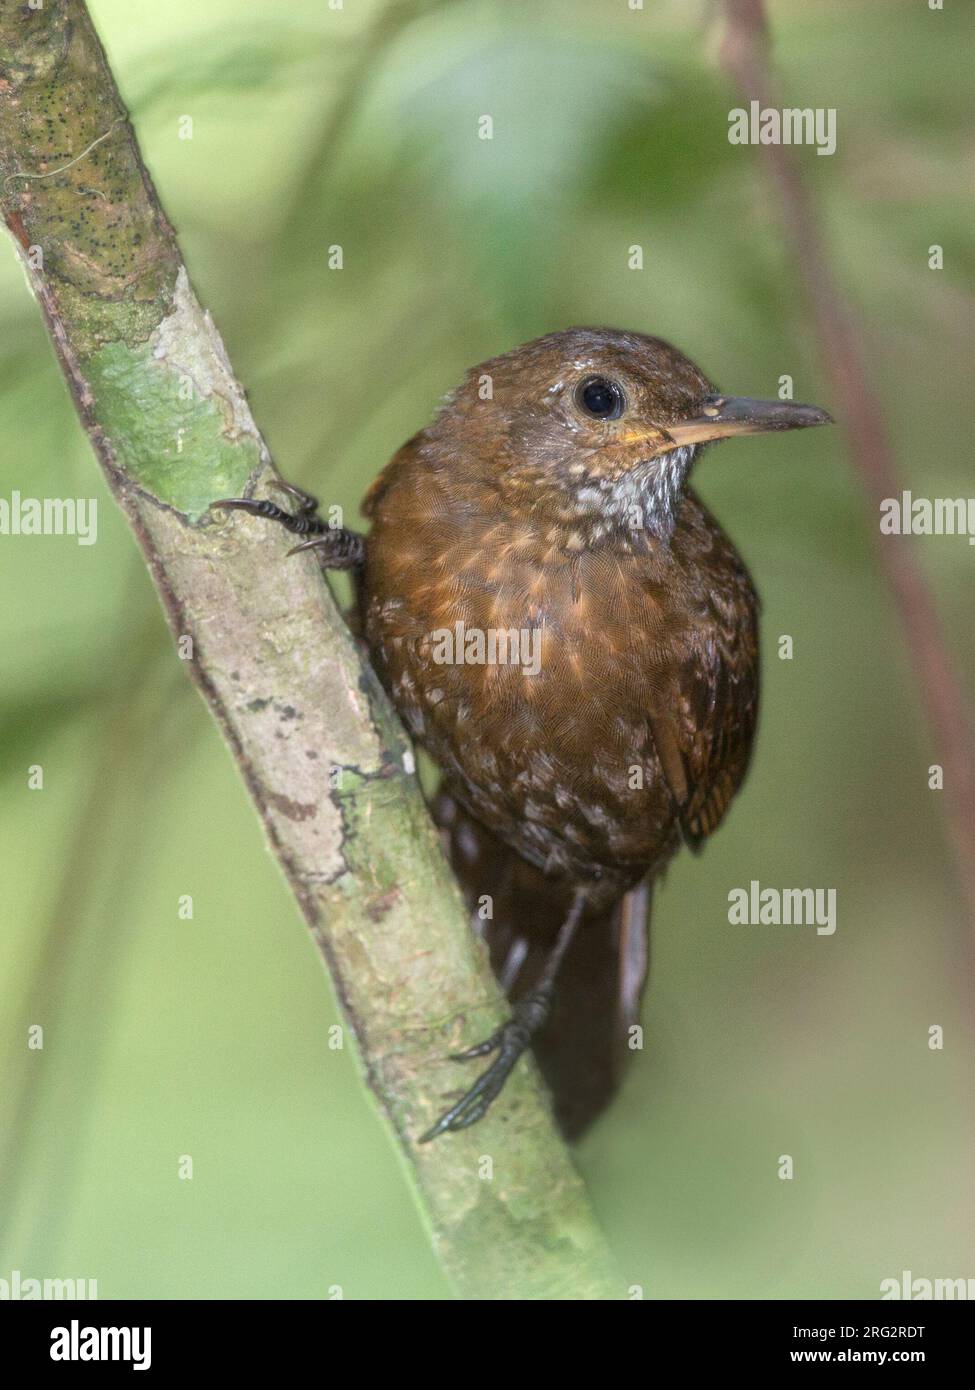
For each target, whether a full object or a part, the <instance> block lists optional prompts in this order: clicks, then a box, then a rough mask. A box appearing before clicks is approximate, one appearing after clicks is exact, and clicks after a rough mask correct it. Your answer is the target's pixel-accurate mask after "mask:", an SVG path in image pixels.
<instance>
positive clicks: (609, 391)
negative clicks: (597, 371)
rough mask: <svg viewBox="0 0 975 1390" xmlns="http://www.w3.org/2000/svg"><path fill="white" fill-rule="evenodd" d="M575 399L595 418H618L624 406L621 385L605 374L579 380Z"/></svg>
mask: <svg viewBox="0 0 975 1390" xmlns="http://www.w3.org/2000/svg"><path fill="white" fill-rule="evenodd" d="M576 400H577V401H578V402H579V404H580V405H581V406H582V408H583V410H584V411H585V412H586V414H587V415H592V416H594V417H595V418H596V419H597V420H618V419H619V418H620V416H621V415H622V414H623V410H624V407H625V406H626V397H625V396H624V395H623V388H622V386H620V385H619V384H618V383H617V382H615V381H610V379H609V378H608V377H605V376H590V377H587V378H586V380H585V381H583V382H580V384H579V387H578V390H577V391H576Z"/></svg>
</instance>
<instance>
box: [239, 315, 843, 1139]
mask: <svg viewBox="0 0 975 1390" xmlns="http://www.w3.org/2000/svg"><path fill="white" fill-rule="evenodd" d="M830 422H831V416H830V415H829V414H828V413H827V412H826V411H824V410H821V409H819V408H818V407H816V406H810V405H801V404H799V403H796V402H793V401H791V400H782V399H774V400H762V399H755V398H751V397H742V396H730V395H726V394H724V393H723V392H721V391H719V390H718V389H717V388H716V387H715V386H714V385H713V384H712V383H711V381H710V380H709V379H708V378H707V377H706V376H705V375H704V374H703V372H702V371H701V370H700V369H699V368H698V367H697V366H696V365H695V364H694V363H693V362H692V361H691V360H690V359H689V358H688V357H686V356H685V355H684V354H683V353H682V352H681V351H679V350H678V349H677V348H676V347H674V346H672V345H671V344H670V343H668V342H666V341H664V340H663V339H661V338H656V337H652V336H649V335H646V334H643V333H638V332H629V331H623V330H619V329H611V328H585V327H580V328H570V329H566V330H562V331H559V332H554V333H549V334H546V335H545V336H544V337H541V338H537V339H535V340H534V341H532V342H529V343H525V344H523V345H521V346H519V347H516V348H514V349H512V350H510V351H507V352H504V353H502V354H501V355H499V356H496V357H493V358H490V359H488V360H487V361H484V362H482V363H480V364H478V365H477V366H474V367H472V368H470V369H469V370H468V371H467V373H466V375H465V376H464V378H463V380H462V382H461V384H460V385H459V386H458V387H457V388H456V389H455V390H453V391H452V392H450V393H449V394H448V395H447V396H446V398H445V400H444V402H443V404H442V407H441V409H440V410H439V411H438V413H437V414H436V416H435V418H434V419H433V421H432V422H431V423H430V424H429V425H428V426H426V428H424V429H421V430H420V431H419V432H418V433H417V434H415V435H414V436H413V437H412V438H411V439H409V440H408V441H407V442H406V443H405V444H404V445H403V446H402V447H401V448H400V449H399V450H398V451H397V452H396V453H395V454H394V455H393V457H392V458H391V460H390V461H389V463H388V464H387V466H386V467H385V469H384V470H383V471H382V472H381V473H380V475H379V476H378V478H377V479H376V480H375V482H374V483H373V484H372V486H371V487H370V488H369V490H368V492H367V493H366V496H365V499H364V502H363V512H364V514H365V516H366V517H367V519H368V520H369V522H370V529H369V531H368V534H367V535H362V534H360V533H358V532H356V531H353V530H351V529H349V528H345V527H341V526H334V525H332V524H331V523H330V522H329V521H326V520H325V519H324V518H323V517H322V516H320V515H319V513H318V510H317V502H316V500H315V498H314V497H312V496H311V495H310V494H308V493H306V492H304V491H303V490H302V489H299V488H296V487H294V486H293V485H291V484H286V483H280V484H279V486H281V487H283V489H284V491H285V492H286V493H287V494H289V496H290V499H291V501H292V503H293V504H294V505H293V506H292V507H291V508H290V509H286V508H285V507H282V506H279V505H278V504H277V503H275V502H273V501H271V500H269V499H267V498H257V497H239V498H225V499H221V500H220V501H219V502H217V503H214V504H213V505H214V506H218V507H224V508H230V509H238V510H242V511H245V512H249V513H251V514H252V515H255V516H258V517H263V518H265V519H267V520H270V521H273V522H276V523H279V524H281V525H283V526H284V527H285V528H286V529H287V530H288V531H290V532H291V533H292V534H294V535H296V536H298V537H302V538H304V539H303V540H302V542H301V543H300V544H299V545H297V546H296V547H295V549H296V550H306V549H314V550H315V551H316V553H317V555H318V557H319V559H320V561H321V563H322V566H323V568H324V569H325V570H330V569H344V570H350V571H353V572H354V576H355V579H356V593H357V601H356V612H355V615H354V616H355V622H356V627H357V630H358V632H359V633H360V634H361V636H362V638H363V640H364V642H365V644H366V648H367V650H368V653H369V657H370V659H371V661H372V664H373V665H374V667H375V670H376V673H377V675H378V677H379V679H380V681H381V682H382V684H383V686H384V687H385V689H386V692H387V693H388V695H389V697H390V699H391V700H392V703H393V705H394V706H395V708H396V710H397V711H398V713H399V715H400V717H401V719H402V720H403V722H404V724H405V726H406V728H407V729H408V731H409V732H410V734H411V735H412V736H413V738H414V739H415V740H416V742H417V743H419V744H420V745H421V746H422V747H424V748H425V749H426V750H427V752H428V753H429V754H430V755H431V756H432V758H433V760H434V762H435V763H436V764H437V765H438V766H439V769H440V773H441V777H442V782H441V786H440V790H439V792H438V794H437V796H436V798H435V802H434V807H433V809H434V814H435V818H436V820H437V822H438V824H439V825H440V826H441V829H442V832H443V834H444V838H445V844H446V847H447V851H448V854H449V857H450V860H451V863H452V864H453V866H454V868H455V870H456V871H457V873H458V877H459V878H460V880H461V884H462V887H463V888H464V890H465V893H466V895H467V899H468V902H469V903H470V904H471V905H472V907H473V905H474V904H478V903H480V904H482V905H483V904H485V903H487V904H488V911H487V913H486V914H485V913H483V911H482V913H481V914H480V916H479V917H478V925H479V927H480V928H481V929H482V934H483V935H484V936H485V938H486V940H487V944H488V947H489V950H490V953H491V960H492V964H493V966H494V968H495V971H496V973H497V975H498V977H499V979H500V981H501V983H502V985H503V986H504V987H505V989H506V991H507V992H508V994H509V997H510V999H511V1000H512V1013H511V1017H510V1018H509V1019H508V1020H507V1021H506V1023H505V1024H504V1025H503V1026H502V1027H501V1028H500V1029H498V1030H497V1031H496V1032H495V1033H494V1034H493V1035H492V1036H491V1037H489V1038H487V1039H484V1040H483V1041H480V1042H477V1043H475V1044H473V1045H472V1046H470V1047H469V1048H467V1049H466V1050H464V1051H463V1052H460V1053H457V1054H455V1058H456V1060H457V1061H459V1062H470V1061H473V1060H475V1059H477V1058H481V1057H489V1056H490V1057H492V1061H491V1062H490V1063H489V1064H488V1066H487V1067H486V1069H485V1070H484V1071H483V1072H482V1073H481V1075H479V1076H478V1077H477V1078H476V1079H475V1080H474V1082H473V1084H472V1085H471V1086H470V1087H469V1089H467V1090H466V1091H465V1092H464V1093H463V1094H462V1095H461V1096H460V1097H459V1099H457V1100H456V1101H455V1102H454V1103H453V1104H451V1105H450V1106H449V1107H448V1108H447V1109H445V1110H444V1112H443V1113H442V1114H441V1115H440V1117H439V1118H438V1119H437V1120H436V1122H435V1123H434V1124H433V1125H432V1126H430V1127H429V1128H428V1129H427V1130H426V1131H425V1132H424V1133H423V1134H422V1135H421V1136H420V1137H419V1142H423V1143H426V1142H430V1141H431V1140H433V1139H435V1138H438V1137H439V1136H440V1135H443V1134H446V1133H449V1132H456V1131H458V1130H461V1129H465V1128H467V1127H468V1126H469V1125H471V1124H474V1123H476V1122H477V1121H478V1120H480V1119H481V1118H482V1117H483V1115H484V1114H485V1113H486V1111H487V1109H488V1108H489V1106H490V1105H491V1104H492V1103H493V1102H494V1101H495V1100H496V1099H497V1097H498V1096H499V1095H500V1094H501V1092H502V1090H503V1087H504V1083H505V1081H506V1079H507V1077H508V1076H509V1075H510V1073H511V1071H512V1070H513V1068H514V1066H515V1065H516V1064H517V1062H518V1060H519V1058H520V1057H521V1056H522V1055H523V1054H524V1052H525V1051H526V1050H527V1049H528V1048H529V1047H532V1048H533V1049H534V1051H535V1054H536V1056H537V1058H538V1060H539V1062H540V1064H541V1066H542V1070H543V1072H544V1074H545V1076H546V1078H547V1079H548V1081H549V1084H550V1086H551V1088H552V1090H553V1094H554V1097H555V1105H556V1114H557V1117H558V1118H559V1121H560V1123H561V1125H562V1128H563V1130H564V1131H565V1132H566V1134H568V1135H569V1136H570V1137H577V1136H578V1134H580V1133H581V1132H582V1131H583V1130H584V1129H585V1128H586V1126H587V1125H588V1124H589V1123H591V1121H592V1119H593V1118H594V1117H595V1115H596V1114H598V1113H599V1111H600V1110H601V1109H602V1108H603V1106H604V1105H605V1103H606V1101H607V1099H608V1097H609V1096H610V1095H611V1094H612V1092H613V1090H614V1089H615V1088H616V1086H617V1085H618V1083H619V1079H620V1076H621V1075H622V1070H623V1067H624V1065H625V1063H626V1061H628V1059H629V1058H628V1055H627V1054H630V1055H631V1054H632V1048H631V1047H628V1046H627V1039H628V1037H629V1030H630V1029H631V1028H632V1026H633V1024H634V1022H635V1020H636V1019H637V1018H638V1016H639V1007H640V998H641V994H642V990H643V985H644V981H645V978H646V974H647V961H648V942H647V938H648V930H649V905H650V900H651V894H652V890H653V885H654V883H655V882H658V881H659V880H660V878H661V875H662V874H663V873H664V870H665V869H666V866H667V864H668V862H669V861H670V860H671V858H672V857H673V856H674V854H675V853H676V852H677V850H678V849H679V848H680V846H681V845H682V844H684V845H687V846H688V847H689V848H690V849H691V850H692V851H699V850H700V849H701V847H702V845H703V843H704V842H705V840H706V839H707V838H708V836H710V835H711V834H712V833H713V832H714V831H715V830H716V829H717V827H718V826H719V824H720V823H721V822H722V820H723V819H724V817H725V815H726V813H727V811H728V808H729V806H730V803H731V801H732V799H733V798H734V796H735V794H736V792H737V791H738V790H739V788H740V787H741V784H742V782H743V780H744V777H745V774H746V771H747V768H748V764H749V759H750V755H751V750H752V746H753V741H754V737H755V729H756V721H757V715H758V703H759V601H758V596H757V593H756V590H755V586H754V584H753V582H752V580H751V577H750V575H749V573H748V570H747V569H746V567H745V564H744V562H743V561H742V559H741V558H740V556H739V555H738V553H737V551H736V550H735V548H734V546H733V545H732V543H731V541H730V540H729V539H728V537H727V536H726V535H725V532H724V531H723V530H722V528H721V527H720V526H719V524H718V522H717V521H716V520H715V519H714V517H713V516H712V515H711V514H710V512H709V511H708V510H707V508H706V507H705V506H704V504H703V502H702V501H701V500H700V499H699V497H698V496H697V494H696V493H695V491H694V490H693V488H692V487H691V486H690V483H689V480H690V476H691V474H692V470H693V469H694V467H695V465H696V463H697V461H698V460H699V458H700V456H701V453H702V452H703V451H704V449H705V448H706V447H707V446H708V445H709V444H711V443H714V442H716V441H719V440H722V439H726V438H731V437H736V436H739V435H745V434H757V433H762V432H770V431H784V430H793V429H801V428H806V427H810V426H816V425H822V424H827V423H830Z"/></svg>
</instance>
